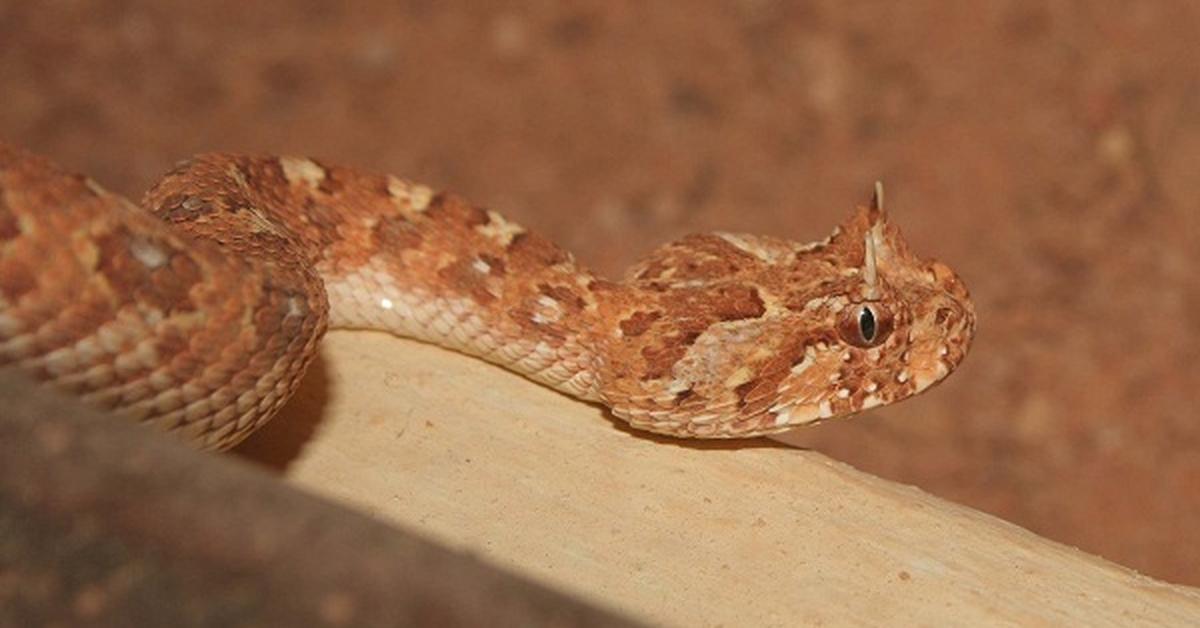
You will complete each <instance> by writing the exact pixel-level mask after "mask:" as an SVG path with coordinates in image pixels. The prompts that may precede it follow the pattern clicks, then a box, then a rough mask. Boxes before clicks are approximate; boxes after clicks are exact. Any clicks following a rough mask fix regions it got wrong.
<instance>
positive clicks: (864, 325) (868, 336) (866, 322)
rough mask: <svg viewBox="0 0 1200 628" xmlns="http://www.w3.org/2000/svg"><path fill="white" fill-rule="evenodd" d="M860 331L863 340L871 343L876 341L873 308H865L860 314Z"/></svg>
mask: <svg viewBox="0 0 1200 628" xmlns="http://www.w3.org/2000/svg"><path fill="white" fill-rule="evenodd" d="M858 330H859V331H860V332H861V333H862V337H863V340H865V341H867V342H871V341H872V340H875V313H874V312H872V311H871V308H869V307H864V308H863V309H861V310H859V312H858Z"/></svg>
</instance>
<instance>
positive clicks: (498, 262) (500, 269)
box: [479, 253, 506, 277]
mask: <svg viewBox="0 0 1200 628" xmlns="http://www.w3.org/2000/svg"><path fill="white" fill-rule="evenodd" d="M479 259H480V260H481V261H482V262H483V263H484V264H487V265H488V274H489V275H491V276H493V277H503V276H504V273H505V272H506V268H505V266H504V260H502V259H500V258H499V257H496V256H495V255H488V254H487V253H481V254H480V255H479Z"/></svg>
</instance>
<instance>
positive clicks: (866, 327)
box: [838, 302, 892, 349]
mask: <svg viewBox="0 0 1200 628" xmlns="http://www.w3.org/2000/svg"><path fill="white" fill-rule="evenodd" d="M891 333H892V312H891V310H889V309H888V308H887V307H885V306H884V305H883V304H881V303H877V302H872V303H857V304H854V305H852V306H850V307H848V308H846V311H845V312H844V313H843V314H842V319H841V321H839V322H838V335H839V336H841V338H842V340H843V341H845V342H846V343H847V344H851V345H854V346H855V347H861V348H863V349H867V348H870V347H876V346H879V345H881V344H883V342H884V341H885V340H887V338H888V336H889V335H891Z"/></svg>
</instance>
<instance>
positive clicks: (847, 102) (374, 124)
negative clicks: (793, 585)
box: [0, 0, 1200, 585]
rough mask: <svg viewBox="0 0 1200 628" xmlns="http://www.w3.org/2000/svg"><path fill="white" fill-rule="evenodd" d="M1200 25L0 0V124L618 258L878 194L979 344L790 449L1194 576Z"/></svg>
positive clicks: (112, 162) (8, 132)
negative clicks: (417, 210)
mask: <svg viewBox="0 0 1200 628" xmlns="http://www.w3.org/2000/svg"><path fill="white" fill-rule="evenodd" d="M485 5H486V8H480V7H484V6H485ZM1197 32H1200V5H1197V4H1188V3H1124V2H1065V1H1064V2H1004V1H999V0H997V1H994V2H988V3H982V2H977V3H958V2H950V1H946V2H923V1H913V2H905V3H891V2H857V3H852V4H851V3H840V2H776V1H771V0H741V1H724V2H718V1H699V0H697V1H694V2H687V3H682V2H681V3H648V2H636V1H630V2H621V1H612V0H596V1H592V2H569V3H568V2H561V3H560V2H549V1H541V2H538V1H529V2H492V3H474V2H434V1H432V0H408V1H400V2H397V1H392V0H389V1H386V2H385V1H383V0H372V1H363V2H356V3H335V2H318V1H315V0H313V1H308V2H295V3H281V2H269V1H263V2H252V3H251V2H234V1H225V2H182V1H178V0H170V1H159V2H149V1H147V2H135V1H118V0H109V1H97V2H45V3H35V2H25V1H19V0H0V137H4V138H5V139H7V140H9V141H15V142H18V143H20V144H23V145H25V146H27V147H29V148H31V149H33V150H35V151H38V152H41V153H45V154H48V155H50V156H52V157H54V158H55V159H57V160H59V161H60V162H64V163H65V164H67V165H69V166H71V167H72V168H75V169H78V170H82V171H86V172H88V173H90V174H92V175H94V176H95V177H96V178H98V179H100V180H101V181H103V182H105V183H106V184H107V185H109V186H110V187H112V188H114V189H116V190H119V191H122V192H125V193H127V194H130V195H133V196H135V197H136V196H137V195H139V194H140V192H141V191H142V190H144V189H145V188H146V187H148V185H149V184H150V183H151V182H152V181H153V180H154V178H155V177H156V175H158V174H160V173H162V172H163V171H164V170H165V169H167V168H169V167H170V166H171V165H172V164H173V163H174V162H176V161H177V160H179V159H182V158H184V157H186V156H188V155H190V154H192V153H195V152H198V151H204V150H216V149H220V150H244V151H270V152H293V153H305V154H310V155H313V156H317V157H322V158H325V159H328V160H332V161H341V162H347V163H351V164H358V165H362V166H368V167H370V168H372V169H377V170H386V171H390V172H394V173H397V174H401V175H404V176H407V177H410V178H414V179H417V180H421V181H424V182H427V183H430V184H433V185H435V186H438V187H445V188H451V189H454V190H456V191H458V192H461V193H463V194H466V195H467V196H469V197H471V198H473V199H475V200H477V201H479V202H482V203H485V204H487V205H489V206H491V207H493V208H495V209H499V210H501V211H503V212H505V213H506V214H508V215H510V216H512V217H513V218H515V219H517V220H519V221H521V222H523V223H525V224H526V225H528V226H532V227H534V228H536V229H538V230H540V231H543V232H545V233H546V234H548V235H549V236H551V237H552V238H554V239H556V240H558V241H559V242H561V243H562V244H564V245H566V246H567V247H568V248H570V249H572V250H574V251H576V252H577V253H578V255H579V257H580V258H581V259H583V260H584V261H585V262H587V263H590V264H591V265H593V266H595V267H598V268H599V269H600V270H601V271H603V272H606V273H608V274H616V273H618V272H619V271H620V270H621V269H622V268H623V267H624V266H626V265H627V264H629V263H631V262H632V261H633V260H634V259H636V258H637V257H638V256H640V255H642V254H644V253H646V252H648V251H649V250H650V249H651V248H652V247H653V246H655V245H656V244H658V243H661V242H664V241H666V240H668V239H671V238H675V237H677V236H679V235H681V234H683V233H685V232H689V231H700V230H708V229H715V228H720V229H726V230H734V231H748V232H764V233H771V234H786V235H788V236H791V237H795V238H797V239H800V240H811V239H815V238H820V237H824V236H825V235H826V234H827V233H828V231H829V230H830V229H831V228H832V227H833V225H834V224H835V223H836V222H837V221H839V220H840V219H841V218H842V217H843V216H844V215H845V214H846V212H847V211H848V210H849V209H850V208H851V207H852V206H853V205H854V204H855V203H856V202H859V201H862V200H864V199H866V198H867V196H868V194H869V191H870V186H871V183H872V182H873V181H874V180H875V179H876V178H881V179H883V180H884V181H886V182H887V186H888V205H889V207H890V209H891V211H892V215H893V217H894V219H895V221H896V222H898V223H899V224H900V225H901V226H902V228H903V229H904V230H905V233H906V234H907V235H908V237H909V239H910V241H911V242H912V244H913V246H914V247H915V248H916V250H917V251H919V252H921V253H923V254H925V255H930V256H936V257H938V258H941V259H943V260H945V261H947V262H949V263H950V264H951V265H952V266H954V267H955V268H956V269H957V270H958V271H959V273H960V274H961V275H962V276H963V277H964V278H965V279H966V281H967V282H968V285H969V286H970V287H971V289H972V292H973V294H974V296H975V299H976V303H977V307H978V311H979V320H980V329H979V335H978V338H977V341H976V343H975V346H974V349H973V352H972V355H971V356H970V357H969V358H968V359H967V362H966V364H965V365H964V366H963V367H962V368H961V369H960V370H959V371H958V373H957V374H956V375H955V376H953V377H951V378H950V380H948V381H947V383H946V384H944V385H943V386H941V387H939V388H937V389H935V390H934V391H931V392H930V393H929V394H926V395H923V396H921V397H919V398H917V399H914V400H912V401H909V402H907V403H904V404H900V405H898V406H893V407H888V408H884V409H882V410H879V411H875V412H871V413H869V414H867V415H864V416H862V417H860V418H859V419H857V420H854V421H845V422H835V423H830V424H825V425H822V426H820V427H818V428H814V429H809V430H806V431H804V432H803V433H801V434H800V435H799V436H798V437H797V439H796V440H797V441H799V442H801V443H803V444H804V445H806V446H809V447H812V448H815V449H818V450H820V451H824V452H827V453H828V454H830V455H832V456H834V457H836V458H839V459H841V460H845V461H847V462H849V463H851V464H853V465H855V466H857V467H859V468H861V469H864V470H868V471H871V472H873V473H876V474H878V475H881V476H884V477H887V478H891V479H894V480H897V481H901V482H907V483H912V484H916V485H918V486H920V487H921V488H923V489H925V490H927V491H931V492H933V493H936V494H938V495H941V496H944V497H947V498H949V499H952V500H955V501H958V502H961V503H965V504H968V505H971V506H974V507H976V508H980V509H983V510H985V511H988V512H991V513H995V514H996V515H999V516H1000V517H1003V518H1005V519H1008V520H1011V521H1014V522H1016V523H1018V524H1020V525H1022V526H1025V527H1028V528H1031V529H1033V530H1034V531H1036V532H1038V533H1040V534H1042V535H1045V536H1048V537H1050V538H1053V539H1057V540H1059V541H1062V542H1065V543H1068V544H1071V545H1076V546H1079V547H1081V548H1083V549H1085V550H1087V551H1090V552H1094V553H1098V554H1100V555H1102V556H1105V557H1107V558H1110V559H1112V560H1115V561H1117V562H1120V563H1123V564H1125V565H1128V566H1131V567H1134V568H1137V569H1139V570H1142V571H1144V572H1146V573H1149V574H1151V575H1154V576H1157V577H1160V578H1165V579H1167V580H1170V581H1173V582H1180V583H1188V584H1193V585H1196V584H1200V542H1197V530H1198V529H1200V451H1198V450H1200V417H1198V415H1197V407H1198V403H1200V336H1198V334H1197V331H1198V330H1200V322H1198V320H1197V313H1200V282H1197V281H1196V279H1195V275H1196V271H1195V269H1194V268H1193V267H1192V266H1191V264H1194V263H1195V262H1196V259H1197V255H1196V253H1195V250H1196V242H1197V238H1198V237H1200V212H1198V211H1197V210H1198V206H1200V200H1198V199H1200V176H1197V172H1198V168H1200V49H1198V45H1200V44H1198V43H1197V42H1198V41H1200V40H1198V39H1197V37H1196V33H1197ZM803 481H804V478H796V482H803Z"/></svg>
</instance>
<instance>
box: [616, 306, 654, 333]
mask: <svg viewBox="0 0 1200 628" xmlns="http://www.w3.org/2000/svg"><path fill="white" fill-rule="evenodd" d="M660 318H662V312H659V311H653V312H644V311H638V312H634V313H633V314H631V315H630V316H629V318H626V319H624V320H622V321H620V322H618V323H617V325H618V326H619V327H620V328H621V333H622V334H623V335H624V336H625V337H626V338H635V337H637V336H640V335H642V334H644V333H646V331H647V330H649V329H650V326H651V325H653V324H654V321H656V320H658V319H660Z"/></svg>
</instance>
